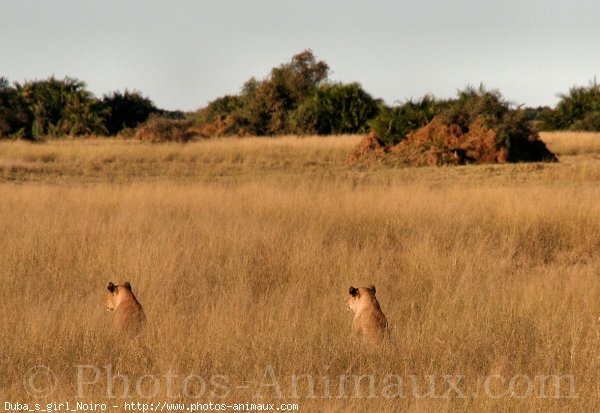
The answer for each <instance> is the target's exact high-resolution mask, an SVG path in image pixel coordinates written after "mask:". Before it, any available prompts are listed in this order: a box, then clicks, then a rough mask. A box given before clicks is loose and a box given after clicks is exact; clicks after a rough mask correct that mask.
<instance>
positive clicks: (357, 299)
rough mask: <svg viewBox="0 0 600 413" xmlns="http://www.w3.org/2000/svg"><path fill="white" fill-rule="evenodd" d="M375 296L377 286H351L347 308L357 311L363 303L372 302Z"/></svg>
mask: <svg viewBox="0 0 600 413" xmlns="http://www.w3.org/2000/svg"><path fill="white" fill-rule="evenodd" d="M374 298H375V286H374V285H371V286H369V287H358V288H354V287H350V289H349V290H348V296H347V297H346V308H348V310H351V311H353V312H356V311H357V310H358V309H359V308H360V307H361V306H362V305H364V304H365V303H367V302H372V301H373V299H374Z"/></svg>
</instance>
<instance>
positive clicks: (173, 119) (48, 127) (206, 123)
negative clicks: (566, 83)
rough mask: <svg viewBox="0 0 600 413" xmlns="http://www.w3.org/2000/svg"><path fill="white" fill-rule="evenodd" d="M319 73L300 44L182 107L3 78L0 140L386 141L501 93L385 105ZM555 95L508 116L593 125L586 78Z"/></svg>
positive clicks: (554, 126) (70, 84)
mask: <svg viewBox="0 0 600 413" xmlns="http://www.w3.org/2000/svg"><path fill="white" fill-rule="evenodd" d="M329 72H330V68H329V66H328V65H327V63H325V62H324V61H321V60H317V58H316V57H315V55H314V54H313V53H312V51H310V50H305V51H303V52H301V53H299V54H297V55H295V56H293V57H292V58H291V60H290V61H289V62H286V63H283V64H281V65H279V66H277V67H274V68H273V69H272V70H271V71H270V73H269V74H268V75H267V76H266V77H265V78H263V79H256V78H251V79H249V80H248V81H247V82H245V83H244V85H243V86H242V88H241V90H240V92H239V93H237V94H232V95H226V96H223V97H219V98H217V99H215V100H213V101H211V102H210V103H209V104H208V105H207V106H206V107H204V108H202V109H200V110H198V111H195V112H189V113H183V112H180V111H175V112H173V111H166V110H162V109H159V108H157V107H156V105H155V104H154V103H153V102H152V101H151V100H150V99H149V98H147V97H145V96H143V95H142V94H141V93H140V92H137V91H128V90H125V91H123V92H121V91H114V92H111V93H108V94H105V95H104V96H102V98H97V97H96V96H94V95H93V94H92V93H91V92H90V91H89V90H87V88H86V85H85V83H84V82H82V81H80V80H77V79H73V78H68V77H67V78H65V79H62V80H60V79H56V78H54V77H50V78H48V79H45V80H33V81H25V82H23V83H17V82H15V83H12V84H11V83H10V82H9V80H8V79H6V78H4V77H0V138H22V139H39V138H43V137H61V136H67V135H69V136H86V135H106V136H115V135H119V134H129V135H131V134H133V133H134V132H135V131H134V129H135V128H139V127H141V126H145V128H146V129H144V130H148V129H150V130H151V129H152V127H153V126H152V125H159V126H160V128H159V129H158V131H159V132H160V133H159V134H158V135H160V134H161V133H163V132H164V133H166V134H167V135H169V134H168V133H167V132H168V131H169V130H172V129H173V128H176V129H177V130H182V131H185V136H186V140H187V139H188V138H193V137H195V136H202V137H212V136H229V135H236V136H245V135H257V136H275V135H283V134H298V135H314V134H318V135H330V134H346V133H366V132H367V131H369V130H375V131H377V133H378V134H379V135H380V136H381V137H382V139H387V140H390V142H394V141H398V140H401V139H402V137H403V136H405V135H406V133H407V132H408V131H411V130H414V129H416V128H418V127H419V126H422V125H424V124H426V123H427V122H429V121H430V120H431V119H432V118H433V117H434V116H436V115H437V114H439V113H442V112H444V113H445V114H446V116H450V115H448V114H449V113H451V112H452V109H451V108H452V107H453V106H454V107H455V108H456V105H463V106H464V105H468V104H469V103H465V102H468V101H469V100H468V97H469V96H474V95H473V94H475V95H477V96H479V97H483V99H478V100H477V103H473V104H485V102H488V103H490V102H494V101H495V102H496V103H497V102H498V101H499V99H501V96H500V95H499V93H498V92H495V91H492V92H487V91H485V89H484V88H480V90H479V91H477V90H476V89H473V88H467V89H465V90H462V91H459V92H458V96H457V98H455V99H445V100H444V99H437V98H435V97H434V96H431V95H427V96H425V97H423V98H421V99H418V100H409V101H405V102H402V103H398V104H395V105H386V104H385V103H384V102H383V101H382V100H381V99H376V98H374V97H372V96H371V95H370V94H369V93H368V92H366V91H365V90H364V89H363V88H362V86H361V85H360V84H359V83H341V82H335V81H332V80H331V79H330V78H329ZM486 94H487V95H486ZM486 96H487V97H486ZM559 96H560V100H559V102H558V104H557V105H556V107H554V108H550V107H537V108H522V107H517V108H514V111H512V112H511V114H512V113H513V112H515V113H518V117H519V119H525V120H526V121H527V122H529V123H530V124H531V125H532V126H533V127H535V128H536V129H537V130H585V131H600V86H599V85H598V84H597V83H596V82H595V81H594V82H592V83H590V84H589V85H588V86H583V87H582V86H575V87H573V88H571V89H570V90H569V91H568V92H567V93H564V94H561V95H559ZM492 106H493V105H492ZM497 106H498V105H496V107H497ZM490 108H491V110H493V107H490ZM463 109H464V108H463ZM455 112H457V111H456V110H455ZM458 112H460V111H458ZM458 112H457V113H458ZM467 112H469V110H466V111H465V110H463V111H462V112H461V113H467ZM511 116H512V115H511ZM155 132H156V131H155ZM182 133H183V132H182ZM155 135H157V134H156V133H154V135H153V136H155ZM171 135H173V134H171ZM171 135H169V136H171ZM158 139H160V138H158ZM153 140H155V138H153ZM175 140H177V139H175Z"/></svg>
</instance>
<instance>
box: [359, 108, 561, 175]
mask: <svg viewBox="0 0 600 413" xmlns="http://www.w3.org/2000/svg"><path fill="white" fill-rule="evenodd" d="M378 161H385V162H389V163H394V164H407V165H415V166H425V165H429V166H440V165H464V164H469V163H475V164H487V163H507V162H556V161H558V159H557V158H556V156H555V155H554V154H553V153H552V152H550V151H549V150H548V148H546V145H545V144H544V142H542V141H541V140H540V139H539V136H538V135H537V133H534V134H532V135H531V136H528V137H527V138H526V139H512V140H511V141H510V145H509V144H507V143H506V142H504V141H503V140H501V139H499V138H498V136H497V133H496V131H494V130H492V129H490V128H488V127H486V126H485V121H484V119H483V117H477V118H476V119H475V120H474V121H473V122H471V123H470V125H469V128H468V131H467V132H464V131H463V130H462V129H461V128H460V126H458V125H456V124H446V123H444V122H443V121H442V120H441V119H440V118H439V117H435V118H434V119H433V120H432V121H431V122H430V123H428V124H427V125H425V126H423V127H422V128H420V129H418V130H416V131H414V132H411V133H409V134H408V135H407V136H406V139H404V140H402V141H401V142H400V143H399V144H397V145H394V146H384V145H382V144H381V143H380V142H379V140H378V139H377V136H376V134H374V133H371V134H370V135H369V136H367V137H366V138H365V139H363V140H362V141H361V142H360V143H359V145H358V146H357V147H356V148H355V149H354V150H353V151H352V153H351V154H350V157H349V159H348V163H349V164H351V165H355V164H369V163H373V162H378Z"/></svg>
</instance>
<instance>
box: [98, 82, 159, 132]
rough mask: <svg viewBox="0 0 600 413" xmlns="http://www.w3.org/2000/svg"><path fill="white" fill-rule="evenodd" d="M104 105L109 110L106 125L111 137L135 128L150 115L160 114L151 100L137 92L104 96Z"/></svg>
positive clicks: (114, 93) (116, 92)
mask: <svg viewBox="0 0 600 413" xmlns="http://www.w3.org/2000/svg"><path fill="white" fill-rule="evenodd" d="M102 104H103V105H104V107H105V108H106V109H107V115H106V122H105V125H106V130H107V132H108V134H109V135H117V134H118V133H119V132H120V131H121V130H122V129H125V128H135V127H137V126H138V125H139V124H141V123H142V122H145V121H146V120H147V119H148V117H149V116H150V115H152V114H155V113H158V112H159V110H158V109H157V108H156V106H154V103H152V101H151V100H150V99H148V98H146V97H144V96H142V94H141V93H139V92H136V91H133V92H130V91H128V90H125V92H123V93H121V92H118V91H115V92H112V93H110V94H107V95H104V97H103V99H102Z"/></svg>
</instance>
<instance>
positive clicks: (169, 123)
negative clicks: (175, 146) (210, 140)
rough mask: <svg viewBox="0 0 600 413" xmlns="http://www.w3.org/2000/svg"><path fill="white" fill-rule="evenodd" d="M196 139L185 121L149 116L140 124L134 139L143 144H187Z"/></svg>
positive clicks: (189, 125)
mask: <svg viewBox="0 0 600 413" xmlns="http://www.w3.org/2000/svg"><path fill="white" fill-rule="evenodd" d="M195 137H196V133H195V132H194V131H193V129H192V128H191V123H190V122H189V121H187V120H172V119H166V118H162V117H157V116H151V117H150V118H149V119H148V120H147V121H146V122H144V123H143V124H141V125H140V126H139V127H138V128H137V131H136V132H135V135H134V138H135V139H138V140H140V141H144V142H153V143H156V142H179V143H185V142H189V141H191V140H192V139H194V138H195Z"/></svg>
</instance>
